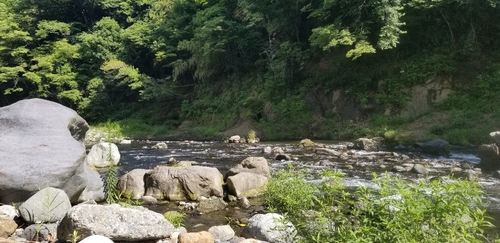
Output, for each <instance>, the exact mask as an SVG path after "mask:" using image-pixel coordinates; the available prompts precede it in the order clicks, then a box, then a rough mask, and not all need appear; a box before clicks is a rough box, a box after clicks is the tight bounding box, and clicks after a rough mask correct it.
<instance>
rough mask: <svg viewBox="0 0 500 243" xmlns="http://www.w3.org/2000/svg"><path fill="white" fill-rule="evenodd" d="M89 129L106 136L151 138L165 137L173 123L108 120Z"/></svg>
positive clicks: (171, 128)
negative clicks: (155, 123)
mask: <svg viewBox="0 0 500 243" xmlns="http://www.w3.org/2000/svg"><path fill="white" fill-rule="evenodd" d="M91 130H95V131H99V132H100V133H101V134H104V136H106V137H110V138H113V137H117V138H122V137H127V138H151V137H166V136H168V135H169V134H171V133H172V131H173V130H174V127H173V125H170V124H163V125H161V124H160V125H153V124H148V123H147V122H145V121H143V120H139V119H125V120H120V121H108V122H105V123H97V124H95V125H92V126H91Z"/></svg>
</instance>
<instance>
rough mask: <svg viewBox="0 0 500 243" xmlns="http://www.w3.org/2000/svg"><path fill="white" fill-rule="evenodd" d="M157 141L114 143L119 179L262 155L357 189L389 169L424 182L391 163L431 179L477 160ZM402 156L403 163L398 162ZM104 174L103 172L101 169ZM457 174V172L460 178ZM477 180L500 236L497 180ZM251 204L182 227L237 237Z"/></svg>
mask: <svg viewBox="0 0 500 243" xmlns="http://www.w3.org/2000/svg"><path fill="white" fill-rule="evenodd" d="M320 142H322V143H324V144H326V146H327V147H330V148H335V149H339V148H341V149H342V148H345V146H346V145H345V144H346V142H340V141H320ZM155 143H156V142H148V141H133V142H132V144H129V145H118V147H119V150H120V153H121V160H120V164H119V166H118V168H117V169H118V175H119V176H121V175H123V174H125V173H126V172H128V171H131V170H133V169H138V168H141V169H152V168H154V167H155V166H157V165H165V164H168V162H169V160H170V159H171V158H175V159H176V160H177V161H194V162H196V163H198V164H199V165H201V166H209V167H216V168H218V169H219V171H220V172H221V173H222V174H223V175H224V174H225V173H226V172H227V171H228V170H229V169H230V168H231V167H233V166H235V165H237V164H238V163H240V162H241V161H242V160H243V159H245V158H247V157H249V156H262V157H266V158H267V159H268V161H269V162H270V166H271V168H272V169H279V168H284V167H285V166H287V165H288V164H293V165H296V166H298V165H300V166H302V168H304V169H309V170H311V171H319V170H322V169H340V170H342V171H343V172H344V173H345V174H346V176H345V178H344V183H345V186H346V187H350V188H355V187H358V186H361V185H366V186H374V185H375V184H374V183H373V181H372V180H371V177H372V173H373V172H377V173H382V172H384V171H387V172H388V173H390V174H398V175H400V176H402V177H403V178H406V179H409V180H414V179H417V178H422V176H423V175H418V174H416V173H412V172H392V168H393V166H394V165H398V164H403V165H404V163H408V161H410V162H413V163H421V164H422V163H423V164H426V166H427V167H428V171H429V175H432V176H445V175H449V174H450V172H451V171H452V168H464V167H469V166H470V167H474V166H477V164H478V163H479V162H480V159H479V158H478V157H477V156H476V149H475V148H470V147H452V153H451V156H450V157H446V158H445V157H435V156H430V155H426V154H422V153H420V152H418V150H416V149H415V148H413V147H411V146H407V147H405V146H398V147H396V148H386V149H385V151H384V152H366V151H359V150H356V151H354V150H349V153H350V154H351V155H350V158H349V159H348V160H345V159H344V160H339V159H338V158H335V157H332V156H325V155H318V154H317V153H315V152H314V151H311V150H308V149H304V148H300V147H299V146H298V143H299V142H298V141H290V142H264V143H258V144H226V143H223V142H199V141H167V142H166V143H167V144H168V149H164V150H160V149H151V146H152V145H154V144H155ZM267 146H269V147H271V148H275V147H280V148H282V149H283V150H284V151H285V153H287V154H289V155H290V159H289V160H279V161H278V160H275V159H274V158H272V156H271V155H269V154H264V153H263V149H264V148H265V147H267ZM401 158H404V159H405V161H400V160H401ZM102 172H103V173H105V171H102ZM458 176H460V174H459V175H458ZM479 182H480V183H481V185H482V186H483V190H484V191H485V196H484V202H485V205H486V207H487V208H486V209H487V212H488V215H489V216H490V217H492V222H493V224H495V226H497V227H496V228H494V229H491V230H488V232H492V233H494V234H499V235H500V227H499V226H500V180H499V179H496V178H494V177H493V176H492V173H488V172H482V173H481V174H480V175H479ZM250 203H251V204H252V205H254V206H252V207H250V208H249V209H242V208H239V207H237V206H236V205H235V204H230V206H229V207H227V208H226V210H223V211H217V212H213V213H208V214H204V215H199V214H188V215H187V217H186V219H185V222H184V226H185V227H186V228H187V229H188V231H200V230H207V229H208V228H209V227H211V226H214V225H224V224H228V223H231V224H230V225H231V226H232V227H233V228H234V229H235V231H236V232H237V233H238V232H240V231H241V228H239V227H238V226H237V224H235V222H236V220H237V219H240V218H250V217H251V215H252V214H254V213H256V212H258V211H261V210H263V207H262V206H261V203H260V201H259V199H258V198H257V199H251V200H250ZM175 207H176V204H175V203H174V202H169V203H166V204H161V205H157V206H150V208H151V209H152V210H155V211H157V212H160V213H164V212H166V211H168V210H173V209H175Z"/></svg>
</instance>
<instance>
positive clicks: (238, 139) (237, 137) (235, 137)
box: [229, 135, 241, 143]
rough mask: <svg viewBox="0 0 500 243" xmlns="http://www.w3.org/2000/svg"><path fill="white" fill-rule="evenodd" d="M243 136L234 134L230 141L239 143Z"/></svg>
mask: <svg viewBox="0 0 500 243" xmlns="http://www.w3.org/2000/svg"><path fill="white" fill-rule="evenodd" d="M240 140H241V137H240V136H239V135H233V136H231V137H230V138H229V143H239V142H240Z"/></svg>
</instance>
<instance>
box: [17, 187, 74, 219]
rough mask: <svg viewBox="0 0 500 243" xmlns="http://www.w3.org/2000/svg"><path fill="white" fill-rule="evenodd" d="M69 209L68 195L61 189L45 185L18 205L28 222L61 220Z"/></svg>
mask: <svg viewBox="0 0 500 243" xmlns="http://www.w3.org/2000/svg"><path fill="white" fill-rule="evenodd" d="M70 209H71V202H70V201H69V198H68V195H66V193H65V192H64V191H63V190H61V189H57V188H53V187H47V188H44V189H42V190H40V191H39V192H37V193H36V194H35V195H33V196H32V197H30V198H29V199H28V200H27V201H26V202H24V203H23V204H21V206H19V213H20V214H21V216H22V217H23V219H24V220H25V221H26V222H28V223H41V222H43V223H53V222H56V221H59V220H61V219H62V218H63V217H64V215H66V213H67V212H68V211H69V210H70Z"/></svg>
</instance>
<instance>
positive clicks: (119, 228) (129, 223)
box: [57, 204, 174, 242]
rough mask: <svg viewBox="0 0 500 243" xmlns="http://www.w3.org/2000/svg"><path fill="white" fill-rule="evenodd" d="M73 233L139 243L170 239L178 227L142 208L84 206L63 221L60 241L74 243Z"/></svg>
mask: <svg viewBox="0 0 500 243" xmlns="http://www.w3.org/2000/svg"><path fill="white" fill-rule="evenodd" d="M73 231H76V232H77V233H78V235H80V236H81V237H89V236H91V235H102V236H105V237H108V238H110V239H111V240H113V241H135V242H137V241H141V240H156V239H162V238H167V237H169V236H170V234H172V232H173V231H174V226H173V225H172V224H171V223H170V222H169V221H168V220H166V219H165V218H164V217H163V215H161V214H159V213H156V212H153V211H150V210H148V209H145V208H142V207H134V208H122V207H121V206H120V205H117V204H112V205H89V204H80V205H77V206H75V207H73V208H72V209H71V210H70V211H69V212H68V213H67V214H66V216H65V217H64V219H63V220H62V221H61V223H60V224H59V227H58V228H57V238H58V239H59V240H65V241H71V237H72V235H73Z"/></svg>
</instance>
